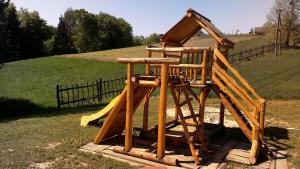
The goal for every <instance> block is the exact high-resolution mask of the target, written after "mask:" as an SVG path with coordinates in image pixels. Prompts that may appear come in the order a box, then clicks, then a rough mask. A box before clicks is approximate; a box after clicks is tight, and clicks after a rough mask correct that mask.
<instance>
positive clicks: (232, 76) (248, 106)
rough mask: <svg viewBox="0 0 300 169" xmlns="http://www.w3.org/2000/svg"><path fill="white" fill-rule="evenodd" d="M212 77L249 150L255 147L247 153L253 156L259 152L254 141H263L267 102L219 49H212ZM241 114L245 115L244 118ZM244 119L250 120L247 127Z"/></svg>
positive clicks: (256, 142)
mask: <svg viewBox="0 0 300 169" xmlns="http://www.w3.org/2000/svg"><path fill="white" fill-rule="evenodd" d="M212 80H213V82H214V83H215V84H216V85H217V86H218V87H219V88H220V90H221V91H222V92H221V93H220V99H221V100H222V102H223V104H224V105H225V106H226V107H227V108H228V110H229V111H230V112H231V114H232V116H233V117H234V119H235V120H236V122H237V123H238V124H239V126H240V128H241V129H242V131H243V132H244V133H245V135H246V136H247V138H248V139H249V140H250V141H251V142H252V149H255V150H251V152H252V154H251V153H250V155H252V156H253V159H254V157H255V156H256V155H255V154H256V153H257V151H258V150H257V147H258V145H257V144H259V143H260V142H263V143H264V139H263V136H264V114H265V105H266V101H265V100H264V99H263V98H262V97H260V96H259V95H258V94H257V92H256V91H255V90H254V89H253V88H252V87H251V86H250V85H249V84H248V82H247V81H246V80H245V79H244V78H243V77H242V76H241V75H240V74H239V73H238V71H237V70H236V69H234V68H233V67H232V66H231V65H230V63H229V62H228V60H227V59H226V58H225V56H224V55H223V54H222V53H221V51H220V50H218V49H215V50H214V54H213V65H212ZM223 93H224V94H223ZM242 114H243V115H242ZM243 116H246V118H244V117H243ZM245 120H247V121H248V122H250V123H251V127H250V128H249V126H248V125H247V124H246V122H245ZM253 145H254V146H253ZM253 147H254V148H253Z"/></svg>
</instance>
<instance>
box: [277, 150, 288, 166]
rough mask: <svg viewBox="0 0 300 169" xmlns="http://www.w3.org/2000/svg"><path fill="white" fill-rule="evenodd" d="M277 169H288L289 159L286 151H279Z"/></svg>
mask: <svg viewBox="0 0 300 169" xmlns="http://www.w3.org/2000/svg"><path fill="white" fill-rule="evenodd" d="M275 165H276V168H278V169H287V168H288V165H287V159H286V152H285V151H277V153H276V164H275Z"/></svg>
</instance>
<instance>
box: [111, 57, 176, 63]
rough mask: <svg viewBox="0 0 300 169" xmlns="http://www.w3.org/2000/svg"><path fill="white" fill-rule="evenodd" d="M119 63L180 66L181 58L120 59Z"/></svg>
mask: <svg viewBox="0 0 300 169" xmlns="http://www.w3.org/2000/svg"><path fill="white" fill-rule="evenodd" d="M117 61H118V62H119V63H133V64H164V63H166V64H179V61H180V59H179V58H118V59H117Z"/></svg>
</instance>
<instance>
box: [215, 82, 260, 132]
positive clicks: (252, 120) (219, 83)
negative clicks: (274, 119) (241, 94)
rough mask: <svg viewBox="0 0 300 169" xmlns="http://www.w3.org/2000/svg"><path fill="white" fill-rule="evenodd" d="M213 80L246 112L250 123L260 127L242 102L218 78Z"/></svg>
mask: <svg viewBox="0 0 300 169" xmlns="http://www.w3.org/2000/svg"><path fill="white" fill-rule="evenodd" d="M212 80H213V81H214V82H215V83H216V84H218V85H219V87H220V88H221V89H222V91H223V92H224V93H226V94H227V95H228V96H230V97H231V98H232V101H233V102H234V103H235V104H236V105H237V106H238V107H239V108H240V109H241V110H242V111H243V112H244V114H245V115H246V116H247V117H248V118H249V119H250V121H251V122H252V123H253V124H254V125H255V126H256V127H259V121H258V120H257V119H255V117H254V116H253V115H252V114H251V113H250V112H249V111H248V110H247V109H246V108H245V107H244V106H243V105H242V103H241V102H239V100H238V99H237V98H236V97H235V96H234V95H233V94H232V93H231V92H230V91H228V90H227V89H226V87H225V85H224V84H222V82H221V81H220V80H219V79H218V78H216V77H213V78H212Z"/></svg>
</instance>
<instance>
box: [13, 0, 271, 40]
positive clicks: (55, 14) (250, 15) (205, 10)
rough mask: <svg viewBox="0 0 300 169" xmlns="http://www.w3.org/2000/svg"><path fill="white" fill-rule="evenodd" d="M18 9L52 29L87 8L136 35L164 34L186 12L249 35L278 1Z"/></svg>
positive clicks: (30, 5) (19, 1) (107, 0)
mask: <svg viewBox="0 0 300 169" xmlns="http://www.w3.org/2000/svg"><path fill="white" fill-rule="evenodd" d="M11 2H13V3H14V4H15V5H16V7H17V8H18V9H20V8H21V7H22V8H27V9H28V10H29V11H33V10H35V11H38V12H39V14H40V16H41V17H42V18H43V19H45V20H46V21H47V23H48V24H49V25H53V26H57V24H58V18H59V16H60V15H62V14H63V13H64V11H65V10H66V9H67V8H70V7H71V8H73V9H81V8H84V9H86V10H87V11H89V12H92V13H99V12H100V11H101V12H105V13H109V14H111V15H114V16H116V17H118V18H124V19H125V20H126V21H128V22H129V23H130V24H131V26H132V27H133V34H134V35H143V36H148V35H149V34H151V33H154V32H155V33H161V34H163V33H165V32H167V31H168V30H169V29H170V28H171V27H172V26H173V25H174V24H176V23H177V22H178V21H179V20H180V19H181V18H182V17H183V16H184V15H185V14H186V11H187V9H189V8H193V9H194V10H196V11H197V12H199V13H201V14H202V15H204V16H206V17H208V18H209V19H210V20H211V21H212V23H213V24H214V25H215V26H216V27H218V28H219V29H220V30H221V31H222V32H223V33H233V32H235V31H236V30H237V29H238V30H239V31H240V33H248V32H249V30H250V29H251V28H253V27H257V26H262V25H263V24H264V23H265V22H266V20H267V17H266V15H267V13H269V11H270V9H271V7H272V6H273V4H274V2H275V0H150V1H149V0H11Z"/></svg>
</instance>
